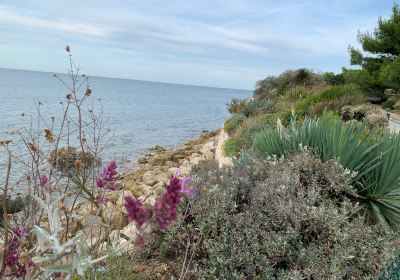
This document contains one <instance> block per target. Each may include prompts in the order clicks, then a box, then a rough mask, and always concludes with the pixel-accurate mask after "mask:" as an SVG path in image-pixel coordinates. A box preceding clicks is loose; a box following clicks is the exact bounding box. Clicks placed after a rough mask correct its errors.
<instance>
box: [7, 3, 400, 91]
mask: <svg viewBox="0 0 400 280" xmlns="http://www.w3.org/2000/svg"><path fill="white" fill-rule="evenodd" d="M393 3H394V2H393V1H392V0H297V1H293V0H280V1H278V0H275V1H272V0H247V1H245V0H197V1H194V0H168V1H160V0H159V1H156V0H141V1H139V0H113V1H103V0H85V1H82V0H79V1H78V0H69V1H62V0H40V1H38V0H0V68H12V69H26V70H37V71H48V72H66V69H67V54H66V52H65V51H64V46H65V45H67V44H68V45H70V46H71V50H72V54H73V57H74V60H75V61H76V62H77V64H78V65H79V66H80V68H81V69H82V71H83V72H85V73H87V74H89V75H92V76H105V77H116V78H129V79H136V80H147V81H159V82H170V83H179V84H190V85H203V86H212V87H225V88H238V89H253V88H254V85H255V82H256V81H257V80H260V79H263V78H265V77H266V76H268V75H276V74H279V73H281V72H282V71H284V70H286V69H296V68H300V67H306V68H310V69H314V70H317V71H333V72H340V71H341V68H342V67H343V66H345V67H349V55H348V52H347V49H348V46H349V44H351V45H353V46H356V47H357V46H359V45H358V43H357V34H358V32H359V31H361V32H365V31H373V29H374V28H375V27H376V26H377V21H378V18H379V17H380V16H381V17H383V18H387V17H389V16H390V14H391V9H392V6H393Z"/></svg>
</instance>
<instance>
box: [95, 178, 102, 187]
mask: <svg viewBox="0 0 400 280" xmlns="http://www.w3.org/2000/svg"><path fill="white" fill-rule="evenodd" d="M96 186H97V187H98V188H103V187H104V181H103V179H101V178H97V179H96Z"/></svg>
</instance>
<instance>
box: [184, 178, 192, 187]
mask: <svg viewBox="0 0 400 280" xmlns="http://www.w3.org/2000/svg"><path fill="white" fill-rule="evenodd" d="M190 182H192V177H186V178H183V180H182V189H185V188H186V186H187V185H189V184H190Z"/></svg>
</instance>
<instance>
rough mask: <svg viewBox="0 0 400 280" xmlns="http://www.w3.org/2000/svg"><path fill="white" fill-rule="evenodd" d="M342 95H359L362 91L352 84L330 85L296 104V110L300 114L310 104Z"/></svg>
mask: <svg viewBox="0 0 400 280" xmlns="http://www.w3.org/2000/svg"><path fill="white" fill-rule="evenodd" d="M344 96H354V97H361V96H362V92H361V90H360V88H358V87H357V86H354V85H339V86H332V87H329V88H326V89H323V90H321V91H320V92H317V93H315V94H314V95H312V96H310V97H309V98H307V99H305V100H304V101H302V102H301V103H300V104H298V105H297V107H296V111H297V112H298V113H299V114H301V115H304V114H307V112H308V111H309V109H310V108H311V106H313V105H315V104H317V103H320V102H323V101H331V100H337V99H340V98H343V97H344Z"/></svg>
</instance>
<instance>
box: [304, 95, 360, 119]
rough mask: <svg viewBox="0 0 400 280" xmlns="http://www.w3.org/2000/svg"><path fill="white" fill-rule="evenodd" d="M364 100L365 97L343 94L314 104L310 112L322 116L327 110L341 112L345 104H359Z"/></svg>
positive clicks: (312, 114)
mask: <svg viewBox="0 0 400 280" xmlns="http://www.w3.org/2000/svg"><path fill="white" fill-rule="evenodd" d="M363 101H364V99H363V98H362V97H361V96H359V95H356V96H343V97H341V98H337V99H333V100H328V101H321V102H319V103H317V104H314V105H312V106H311V107H310V108H309V110H308V112H309V114H310V115H311V116H321V115H322V114H323V113H324V112H325V111H332V112H336V113H340V110H341V108H342V107H343V106H349V105H357V104H360V103H362V102H363Z"/></svg>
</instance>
